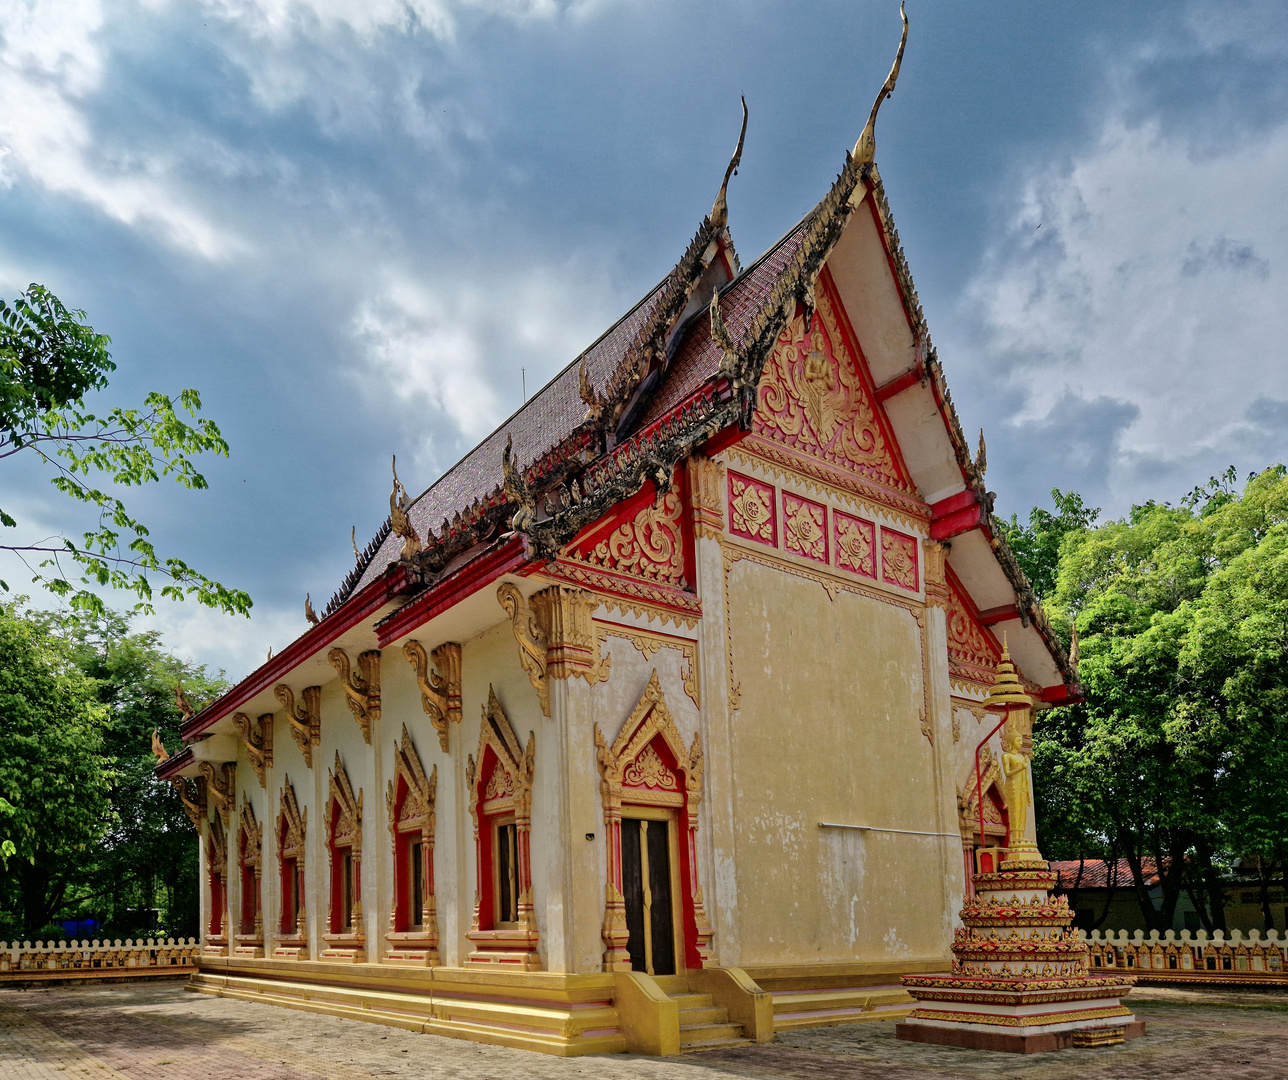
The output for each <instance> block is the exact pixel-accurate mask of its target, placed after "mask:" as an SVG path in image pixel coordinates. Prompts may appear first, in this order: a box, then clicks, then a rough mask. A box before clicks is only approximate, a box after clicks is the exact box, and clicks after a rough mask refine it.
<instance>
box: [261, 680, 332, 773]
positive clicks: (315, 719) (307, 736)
mask: <svg viewBox="0 0 1288 1080" xmlns="http://www.w3.org/2000/svg"><path fill="white" fill-rule="evenodd" d="M273 696H274V697H275V698H277V700H278V701H280V702H281V703H282V708H283V709H285V710H286V719H287V722H288V723H289V724H290V727H291V738H292V739H294V740H295V745H296V746H298V747H299V748H300V753H302V754H303V755H304V764H305V765H307V766H308V767H309V768H310V769H311V768H313V747H315V746H317V745H319V744H320V743H321V742H322V687H320V686H306V687H305V688H304V689H303V690H301V691H300V703H299V705H298V706H297V705H296V704H295V691H294V690H292V689H291V688H290V687H289V686H287V685H286V683H278V684H277V685H276V686H275V687H273Z"/></svg>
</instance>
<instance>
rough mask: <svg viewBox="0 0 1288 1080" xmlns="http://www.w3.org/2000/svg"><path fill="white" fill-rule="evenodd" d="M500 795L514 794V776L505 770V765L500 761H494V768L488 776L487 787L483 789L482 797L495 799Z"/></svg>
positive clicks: (511, 795)
mask: <svg viewBox="0 0 1288 1080" xmlns="http://www.w3.org/2000/svg"><path fill="white" fill-rule="evenodd" d="M502 795H506V796H510V797H511V798H513V796H514V777H513V776H511V775H510V774H509V773H508V772H506V771H505V766H504V765H502V764H501V762H499V761H498V762H497V763H496V768H494V769H493V770H492V775H491V776H490V777H489V778H488V782H487V787H486V788H485V789H484V791H483V798H484V799H485V800H487V799H497V798H500V797H501V796H502Z"/></svg>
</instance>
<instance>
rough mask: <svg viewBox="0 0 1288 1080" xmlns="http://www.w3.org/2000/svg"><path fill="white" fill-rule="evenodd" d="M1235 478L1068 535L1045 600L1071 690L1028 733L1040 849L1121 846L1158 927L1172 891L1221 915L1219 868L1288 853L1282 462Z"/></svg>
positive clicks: (1287, 547)
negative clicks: (1043, 843)
mask: <svg viewBox="0 0 1288 1080" xmlns="http://www.w3.org/2000/svg"><path fill="white" fill-rule="evenodd" d="M1233 481H1234V475H1233V473H1226V474H1225V475H1224V476H1223V477H1220V478H1213V480H1212V481H1210V482H1209V484H1208V485H1206V486H1203V487H1200V488H1196V489H1195V490H1194V491H1193V492H1191V493H1190V495H1189V496H1187V497H1186V499H1185V500H1183V501H1182V504H1181V505H1180V506H1179V507H1172V506H1169V505H1165V504H1158V503H1153V502H1150V503H1146V504H1144V505H1142V506H1134V507H1132V509H1131V511H1130V513H1129V514H1128V515H1127V516H1126V517H1125V518H1123V519H1121V520H1118V521H1111V522H1107V523H1105V524H1103V525H1101V526H1099V527H1098V528H1089V527H1084V528H1083V529H1081V530H1077V529H1071V530H1069V531H1068V532H1066V533H1065V535H1064V536H1063V537H1062V538H1061V541H1060V543H1059V553H1060V558H1059V564H1058V573H1057V575H1056V587H1055V590H1054V594H1053V596H1052V597H1051V598H1050V600H1049V604H1050V606H1051V607H1052V608H1053V609H1054V612H1055V613H1056V615H1057V618H1059V617H1060V616H1063V617H1064V618H1065V619H1067V620H1070V621H1072V622H1074V623H1075V624H1076V626H1077V629H1078V634H1079V639H1080V647H1081V655H1082V661H1081V665H1080V669H1079V675H1080V678H1081V681H1082V685H1083V689H1084V692H1085V702H1084V703H1083V704H1081V705H1078V706H1073V707H1070V708H1067V709H1061V710H1054V711H1053V712H1052V713H1050V714H1047V715H1046V716H1044V717H1043V718H1042V720H1041V721H1040V723H1039V726H1038V729H1037V731H1036V732H1035V739H1034V742H1035V750H1034V769H1035V772H1036V773H1037V774H1038V778H1039V781H1038V787H1039V805H1038V808H1037V810H1038V817H1039V827H1040V828H1041V829H1043V830H1044V835H1047V836H1049V840H1048V851H1049V853H1050V854H1051V855H1052V856H1053V857H1066V858H1067V857H1072V858H1077V857H1079V856H1097V857H1105V858H1119V857H1121V858H1126V859H1127V860H1128V861H1129V863H1130V864H1131V866H1132V869H1133V877H1134V878H1135V887H1136V891H1137V896H1138V899H1139V900H1140V902H1141V906H1142V910H1143V911H1144V912H1145V915H1146V917H1147V919H1148V920H1149V921H1150V924H1151V925H1152V926H1157V927H1159V928H1166V927H1170V926H1171V925H1172V919H1173V913H1174V910H1175V906H1176V903H1177V900H1178V898H1179V896H1180V894H1181V892H1182V891H1185V892H1186V893H1188V895H1189V896H1190V898H1191V899H1192V901H1193V902H1194V904H1195V907H1196V908H1197V909H1198V910H1199V911H1200V915H1201V917H1202V919H1203V920H1204V922H1205V923H1206V924H1207V925H1208V926H1209V928H1215V927H1220V926H1223V925H1224V891H1223V888H1222V879H1223V877H1224V876H1226V875H1227V873H1228V870H1229V868H1230V866H1231V865H1232V864H1233V863H1234V862H1235V861H1236V860H1237V859H1239V858H1241V857H1244V856H1247V855H1252V854H1257V855H1262V856H1265V857H1267V858H1272V859H1277V860H1279V861H1281V862H1282V861H1283V859H1284V856H1285V854H1286V849H1288V786H1285V785H1284V784H1283V782H1282V777H1283V775H1284V767H1285V765H1288V749H1286V748H1288V712H1286V710H1285V706H1288V664H1286V663H1285V659H1286V657H1288V652H1286V649H1288V474H1286V473H1285V470H1284V469H1283V468H1282V467H1275V468H1271V469H1267V470H1266V471H1264V472H1262V473H1260V474H1259V475H1254V476H1252V477H1250V478H1249V480H1248V482H1247V484H1246V486H1245V488H1244V490H1243V492H1242V493H1241V494H1240V493H1238V492H1237V491H1235V490H1234V489H1233V486H1232V485H1233ZM1088 524H1090V522H1089V523H1088ZM1147 856H1152V857H1154V858H1156V859H1157V860H1159V865H1161V866H1164V867H1165V872H1164V874H1163V878H1162V882H1161V884H1162V898H1161V906H1159V907H1158V908H1155V906H1154V904H1153V903H1152V901H1151V900H1150V899H1149V898H1148V896H1147V895H1146V891H1147V890H1146V888H1145V886H1144V882H1143V878H1142V873H1141V869H1140V867H1141V860H1142V859H1143V858H1145V857H1147Z"/></svg>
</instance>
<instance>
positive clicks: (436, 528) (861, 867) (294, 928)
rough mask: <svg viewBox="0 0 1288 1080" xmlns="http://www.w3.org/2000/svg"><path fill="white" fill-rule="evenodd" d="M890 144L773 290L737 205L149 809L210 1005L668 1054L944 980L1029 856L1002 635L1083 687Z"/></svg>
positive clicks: (870, 1005)
mask: <svg viewBox="0 0 1288 1080" xmlns="http://www.w3.org/2000/svg"><path fill="white" fill-rule="evenodd" d="M872 119H873V120H874V119H875V110H874V112H873V118H872ZM872 146H873V143H872V120H870V121H869V125H868V128H867V129H865V132H864V136H863V138H861V139H860V143H859V145H858V146H856V148H855V153H854V154H853V155H848V154H847V155H846V157H845V161H844V165H843V168H842V170H841V172H840V175H839V176H838V177H837V179H836V181H835V183H834V184H833V185H832V187H831V188H830V189H829V190H828V191H827V192H826V193H825V194H824V195H823V198H822V199H821V200H820V202H819V203H818V205H817V206H816V207H815V208H814V209H813V210H811V211H810V212H809V213H808V214H807V215H806V216H805V217H804V219H803V220H801V221H800V222H799V223H798V224H796V225H794V226H793V227H792V228H791V229H790V230H789V231H788V232H787V234H786V236H785V237H784V238H783V239H782V240H781V241H779V242H778V243H777V244H775V245H774V246H773V247H772V248H771V249H770V250H769V251H768V252H766V253H765V254H764V255H762V256H761V257H760V258H759V259H757V260H756V261H755V262H753V263H752V264H751V265H750V266H746V267H743V266H742V265H741V264H740V262H739V259H738V256H737V254H736V253H735V251H734V247H733V242H732V239H731V237H730V233H729V229H728V223H727V211H726V209H725V199H724V188H723V187H722V188H721V189H720V195H719V196H718V198H717V200H716V203H715V206H714V207H713V208H712V211H711V213H710V214H709V215H708V216H707V217H705V218H704V219H703V221H702V223H701V224H700V226H699V227H698V230H697V232H696V234H695V235H694V237H693V239H692V241H691V242H690V244H689V246H688V248H687V250H686V251H685V252H684V254H683V256H682V257H681V259H680V260H679V262H678V263H677V264H676V265H675V267H674V268H673V269H672V270H671V271H670V273H668V274H667V275H666V277H665V278H664V279H663V281H662V282H661V283H660V284H659V285H658V286H657V287H656V288H655V289H653V290H652V291H650V292H649V293H648V295H647V296H645V298H644V299H643V300H641V301H640V303H639V304H637V305H636V306H635V307H634V308H633V309H632V310H631V311H630V312H629V313H628V314H627V315H625V316H624V317H623V318H622V319H621V321H620V322H618V323H617V324H616V325H615V326H613V327H612V328H611V329H609V330H608V331H607V332H606V333H605V334H604V335H603V337H601V338H600V339H599V340H598V341H596V342H595V343H594V344H593V345H591V346H590V348H588V349H587V350H586V351H585V352H584V353H583V354H582V355H581V356H579V357H577V358H576V359H575V360H573V362H572V363H571V364H569V366H568V367H567V368H566V369H565V370H564V371H563V372H561V373H560V374H559V375H558V376H557V377H556V378H555V379H554V380H553V381H552V382H551V383H550V384H549V385H548V386H546V387H545V388H544V389H543V390H541V391H540V392H539V393H538V394H536V395H535V396H534V397H533V398H532V399H531V400H530V401H528V402H527V403H526V404H525V405H524V406H523V408H522V409H520V410H519V411H518V412H517V413H515V414H514V415H513V416H512V417H510V418H509V419H508V420H507V421H506V422H505V423H504V424H502V425H501V426H500V427H499V428H497V430H496V431H495V432H494V433H493V434H492V435H491V436H489V437H488V438H487V439H485V440H484V441H483V442H482V443H481V444H480V445H479V446H478V447H477V448H475V449H474V450H473V451H472V452H471V453H470V454H468V455H467V456H466V457H465V458H464V459H463V460H462V461H460V462H459V463H458V464H457V465H455V466H454V467H453V468H451V469H449V470H448V471H447V472H446V473H445V474H444V475H443V476H442V477H441V478H439V480H438V481H436V482H435V483H434V484H433V485H432V486H430V487H429V488H428V490H426V491H425V492H423V493H422V494H421V495H420V496H418V497H416V498H414V499H412V498H409V497H408V496H407V493H406V492H405V491H404V490H403V489H402V488H401V485H400V484H399V483H398V482H397V479H396V478H395V484H394V494H393V495H392V496H391V499H390V507H391V514H390V520H389V521H388V522H387V524H386V525H385V526H384V527H383V528H382V529H381V530H380V532H379V533H378V534H377V536H376V537H375V538H374V539H373V540H372V542H371V544H370V545H368V547H367V549H366V550H365V551H364V552H363V553H362V554H361V555H360V557H359V558H358V560H357V563H356V565H355V566H354V568H353V570H352V572H351V573H350V574H349V576H348V577H347V578H346V580H345V581H344V582H343V583H342V585H341V587H340V589H339V590H338V591H337V593H336V594H335V596H334V598H333V599H332V600H331V602H330V604H329V605H328V606H327V608H326V609H325V611H324V613H323V615H322V617H321V619H320V620H319V621H318V622H317V624H316V625H314V626H313V627H312V628H311V629H310V630H309V631H308V632H307V633H305V634H304V635H302V636H301V637H300V638H298V639H297V640H296V641H294V642H291V643H290V644H288V645H286V647H284V648H282V649H281V650H280V651H279V652H277V653H276V655H274V656H273V657H272V658H271V659H270V660H269V661H268V662H267V663H265V664H264V665H263V666H262V667H260V668H259V669H258V670H256V671H254V672H252V673H251V674H249V675H248V676H246V677H245V678H243V679H242V680H241V681H240V682H238V683H237V685H236V686H234V687H233V688H232V689H231V690H230V691H228V693H226V694H225V695H224V696H223V697H222V698H220V699H219V700H217V701H215V702H214V703H213V704H211V705H210V706H209V707H207V708H206V709H205V710H203V711H202V712H201V713H199V714H197V715H195V716H192V717H191V718H189V719H188V720H187V722H186V723H185V725H184V727H183V736H184V740H185V746H184V748H183V749H182V751H180V752H179V753H177V754H176V755H175V756H174V757H172V758H170V759H169V760H168V761H166V762H164V763H163V764H162V765H160V766H159V767H158V775H160V776H162V777H163V778H167V779H169V780H171V781H172V782H173V783H174V784H175V786H176V787H177V788H178V789H179V791H180V793H181V795H182V797H183V798H184V801H185V805H186V806H187V807H188V809H189V812H190V815H191V817H192V819H193V821H194V824H195V825H196V826H197V828H198V830H199V831H200V834H201V840H200V850H201V873H202V879H203V900H202V933H203V950H202V956H201V959H200V973H199V974H198V975H197V976H196V977H195V979H194V987H195V988H196V989H198V990H202V991H206V992H211V993H219V994H223V995H226V996H242V997H246V998H248V999H252V1000H257V1001H265V1000H267V1001H278V1002H281V1003H283V1004H289V1005H292V1006H294V1007H298V1008H308V1009H315V1010H320V1011H324V1012H328V1013H333V1014H337V1015H344V1016H355V1017H361V1018H363V1019H374V1020H379V1021H381V1022H385V1023H393V1024H399V1025H410V1026H412V1027H417V1028H420V1029H423V1030H426V1031H433V1032H435V1033H438V1034H445V1035H456V1036H460V1037H464V1038H472V1039H479V1040H483V1041H488V1042H495V1043H502V1044H506V1045H511V1046H521V1047H527V1048H531V1049H537V1050H544V1051H548V1052H552V1053H559V1054H581V1053H598V1052H606V1051H613V1050H623V1049H634V1050H643V1051H648V1052H652V1053H674V1052H678V1051H679V1050H680V1049H681V1047H682V1046H685V1045H688V1046H695V1045H719V1044H721V1043H723V1042H726V1041H733V1040H738V1039H757V1040H761V1041H764V1040H768V1039H770V1038H772V1036H773V1032H774V1030H775V1028H776V1027H777V1028H778V1029H782V1028H784V1027H792V1026H803V1025H807V1024H811V1023H835V1022H838V1021H840V1020H847V1019H873V1018H880V1017H887V1016H901V1015H904V1014H905V1013H906V1012H907V1011H908V1009H909V1008H910V999H909V998H908V996H907V994H905V993H904V991H903V990H902V989H900V988H899V987H898V980H899V976H900V975H903V974H908V973H915V972H921V971H934V970H936V969H939V968H942V967H943V966H944V965H945V963H946V958H947V956H948V950H949V945H950V942H951V940H952V926H953V920H954V917H955V915H956V913H957V911H958V909H959V908H960V907H961V904H962V900H963V896H964V895H965V893H966V891H967V889H968V887H969V886H968V882H969V880H970V874H971V873H972V872H973V870H974V859H975V855H976V849H977V848H979V847H981V846H987V847H993V848H998V847H1003V846H1005V845H1006V844H1007V843H1008V835H1007V832H1008V816H1009V815H1008V811H1007V807H1006V805H1005V798H1004V795H1003V793H1002V792H1003V785H1002V780H1001V775H1000V772H999V762H1000V760H1001V757H1002V748H1001V745H1000V743H999V740H998V737H997V735H996V733H994V734H993V735H992V737H991V738H988V736H989V734H990V730H991V729H993V727H994V719H993V714H990V713H988V712H986V710H985V708H984V705H983V701H984V698H985V696H986V693H987V690H988V687H989V685H990V683H991V682H992V679H993V674H994V670H995V668H996V666H997V663H998V660H999V657H1000V656H1001V655H1002V650H1003V643H1004V641H1005V642H1006V643H1007V644H1008V645H1009V650H1010V656H1011V658H1012V659H1013V660H1014V662H1015V665H1016V668H1017V669H1018V674H1019V677H1020V678H1021V679H1022V682H1023V686H1024V689H1025V692H1026V693H1027V694H1028V695H1029V696H1030V697H1032V698H1033V699H1034V700H1035V701H1036V702H1037V703H1038V706H1039V707H1042V706H1045V705H1049V704H1058V703H1064V702H1069V701H1074V700H1077V699H1078V696H1079V688H1078V684H1077V681H1076V676H1075V673H1074V672H1073V670H1072V669H1071V667H1070V664H1069V661H1068V658H1067V657H1066V655H1065V653H1064V650H1063V649H1062V648H1061V646H1060V644H1059V643H1058V641H1057V640H1056V638H1055V637H1054V635H1053V634H1052V632H1051V630H1050V627H1049V625H1048V623H1047V621H1046V618H1045V616H1044V614H1043V612H1042V609H1041V607H1040V605H1039V603H1038V601H1037V599H1036V597H1035V595H1034V593H1033V590H1032V589H1031V588H1030V586H1029V584H1028V582H1027V581H1026V580H1025V578H1024V575H1023V574H1022V573H1021V572H1020V570H1019V567H1018V566H1017V564H1016V562H1015V559H1014V558H1013V557H1012V555H1011V553H1010V551H1009V550H1008V548H1007V546H1006V543H1005V541H1004V539H1003V537H1002V533H1001V531H1000V530H999V528H998V526H997V523H996V522H995V521H994V519H993V516H992V513H991V510H992V502H993V496H992V494H991V493H989V492H988V491H987V490H986V488H985V484H984V469H985V462H984V455H983V444H982V438H981V441H980V448H979V453H978V454H977V455H972V453H971V452H970V449H969V448H968V444H967V440H966V438H965V437H964V436H963V433H962V430H961V426H960V424H959V423H958V420H957V416H956V413H955V412H954V409H953V406H952V401H951V399H950V397H949V394H948V390H947V386H946V383H945V380H944V374H943V370H942V368H941V365H940V361H939V358H938V356H937V355H936V352H935V349H934V348H933V346H932V344H931V341H930V335H929V332H928V330H927V328H926V324H925V319H924V317H923V314H922V311H921V307H920V305H919V304H918V301H917V296H916V293H915V291H914V289H913V285H912V278H911V276H910V274H909V272H908V268H907V266H906V264H905V261H904V255H903V251H902V249H901V248H900V246H899V239H898V234H897V233H896V231H895V229H894V226H893V223H892V220H891V215H890V208H889V205H888V203H887V201H886V194H885V190H884V188H883V187H882V184H881V179H880V176H879V174H878V172H877V170H876V166H875V165H874V164H873V162H872V159H871V151H872ZM739 149H741V141H740V143H739ZM736 162H737V157H736V156H735V159H734V162H733V163H731V165H730V172H732V171H733V167H734V165H735V164H736ZM727 182H728V175H726V183H727ZM1029 722H1030V723H1031V717H1030V719H1029ZM977 750H978V753H977ZM1023 753H1024V754H1028V755H1031V745H1030V743H1029V741H1028V739H1027V738H1025V740H1024V742H1023ZM1029 816H1030V817H1031V815H1029ZM981 823H982V824H981ZM981 830H982V832H981ZM775 995H776V996H775Z"/></svg>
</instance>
